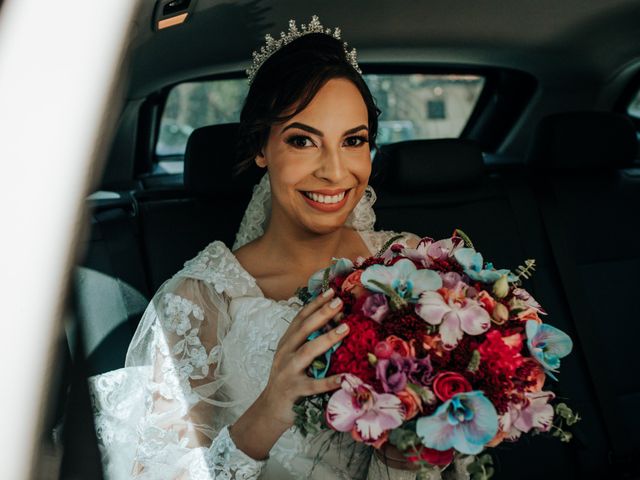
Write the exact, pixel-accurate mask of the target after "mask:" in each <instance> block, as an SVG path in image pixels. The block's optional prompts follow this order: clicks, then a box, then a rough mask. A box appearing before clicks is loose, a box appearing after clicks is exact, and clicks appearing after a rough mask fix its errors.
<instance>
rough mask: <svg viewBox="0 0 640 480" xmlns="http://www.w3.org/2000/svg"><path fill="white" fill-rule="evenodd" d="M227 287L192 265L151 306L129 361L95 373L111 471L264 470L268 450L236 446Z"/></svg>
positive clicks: (245, 473) (133, 474)
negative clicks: (256, 454)
mask: <svg viewBox="0 0 640 480" xmlns="http://www.w3.org/2000/svg"><path fill="white" fill-rule="evenodd" d="M191 270H193V268H192V269H191ZM218 273H220V272H218ZM222 290H223V287H222V286H220V285H219V284H216V283H215V282H213V281H209V282H208V281H205V280H203V279H201V278H193V277H188V276H183V275H176V276H175V277H173V278H172V279H170V280H168V281H167V282H165V283H164V284H163V285H162V287H161V288H160V289H159V290H158V292H157V293H156V295H155V296H154V298H153V300H152V301H151V303H150V304H149V306H148V307H147V310H146V311H145V313H144V315H143V318H142V321H141V323H140V326H139V327H138V330H137V331H136V334H135V336H134V338H133V340H132V342H131V344H130V346H129V350H128V353H127V358H126V362H125V367H124V368H123V369H120V370H119V371H115V372H109V373H108V374H105V375H101V376H98V377H96V378H93V379H91V380H92V381H91V384H92V386H93V396H94V407H95V411H96V426H97V433H98V437H99V441H100V444H101V445H100V446H101V449H102V451H103V457H104V460H105V468H106V473H107V475H106V476H107V478H135V479H154V480H164V479H166V480H168V479H172V480H173V479H180V480H187V479H188V480H205V479H206V480H213V479H221V478H223V479H225V480H231V479H243V480H244V479H255V478H258V477H259V475H260V472H261V471H262V469H263V467H264V465H265V463H266V460H262V461H258V460H254V459H253V458H251V457H249V456H248V455H246V454H245V453H244V452H242V451H241V450H239V449H238V448H236V446H235V445H234V443H233V441H232V440H231V437H230V436H229V433H228V430H227V425H229V424H231V423H233V421H234V420H235V419H233V418H231V414H230V410H231V409H230V408H229V407H233V406H235V404H236V403H237V401H234V400H233V399H231V398H227V396H225V394H224V392H225V389H223V388H221V387H222V386H223V385H224V384H225V383H226V381H227V379H228V375H229V374H228V373H225V372H224V371H223V368H222V366H223V363H224V359H223V358H222V349H221V342H222V341H223V339H224V337H225V335H226V333H227V331H228V329H229V327H230V318H229V314H228V308H227V302H228V297H227V296H226V295H225V293H224V292H223V291H222Z"/></svg>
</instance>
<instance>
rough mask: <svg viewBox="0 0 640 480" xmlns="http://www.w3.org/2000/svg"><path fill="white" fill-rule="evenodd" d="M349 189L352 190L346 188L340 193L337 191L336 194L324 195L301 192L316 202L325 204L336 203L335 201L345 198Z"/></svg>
mask: <svg viewBox="0 0 640 480" xmlns="http://www.w3.org/2000/svg"><path fill="white" fill-rule="evenodd" d="M349 190H351V189H347V190H344V191H342V192H340V193H337V194H335V195H324V194H321V193H315V192H301V193H302V194H303V195H304V196H305V197H307V198H309V199H311V200H313V201H314V202H317V203H325V204H328V205H331V204H334V203H340V202H341V201H342V200H343V199H344V197H345V196H346V195H347V193H348V192H349Z"/></svg>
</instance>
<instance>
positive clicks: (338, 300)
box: [329, 297, 342, 308]
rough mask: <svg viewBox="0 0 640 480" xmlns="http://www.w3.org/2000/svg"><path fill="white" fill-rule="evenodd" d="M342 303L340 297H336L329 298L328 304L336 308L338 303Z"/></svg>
mask: <svg viewBox="0 0 640 480" xmlns="http://www.w3.org/2000/svg"><path fill="white" fill-rule="evenodd" d="M341 303H342V300H341V299H340V297H336V298H334V299H333V300H331V303H330V304H329V306H330V307H331V308H336V307H337V306H338V305H340V304H341Z"/></svg>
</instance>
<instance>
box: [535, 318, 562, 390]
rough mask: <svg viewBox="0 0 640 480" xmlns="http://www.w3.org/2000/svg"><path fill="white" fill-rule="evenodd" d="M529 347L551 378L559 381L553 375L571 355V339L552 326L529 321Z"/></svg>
mask: <svg viewBox="0 0 640 480" xmlns="http://www.w3.org/2000/svg"><path fill="white" fill-rule="evenodd" d="M525 328H526V332H527V347H529V352H531V355H532V356H533V358H534V359H535V360H537V361H538V363H539V364H540V365H542V366H543V367H544V369H545V371H546V373H547V375H549V376H550V377H551V378H553V379H554V380H556V381H557V380H558V379H557V378H556V377H555V376H554V375H553V373H551V372H557V371H558V368H559V367H560V359H561V358H562V357H566V356H567V355H569V353H571V349H572V348H573V342H572V341H571V337H569V335H567V334H566V333H564V332H563V331H562V330H558V329H557V328H555V327H552V326H551V325H547V324H545V323H538V322H536V321H535V320H527V323H526V327H525Z"/></svg>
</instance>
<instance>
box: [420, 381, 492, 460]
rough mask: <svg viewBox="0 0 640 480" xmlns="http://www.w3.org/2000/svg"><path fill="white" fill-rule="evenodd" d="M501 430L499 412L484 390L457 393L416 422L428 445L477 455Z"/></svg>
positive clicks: (442, 449)
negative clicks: (430, 413)
mask: <svg viewBox="0 0 640 480" xmlns="http://www.w3.org/2000/svg"><path fill="white" fill-rule="evenodd" d="M497 432H498V413H497V412H496V409H495V407H494V406H493V404H492V403H491V401H490V400H489V399H488V398H487V397H485V396H484V394H483V393H482V392H481V391H478V390H476V391H473V392H463V393H458V394H456V395H454V396H453V397H451V398H450V399H449V400H447V401H446V402H444V403H443V404H442V405H440V406H439V407H438V409H437V410H436V411H435V412H434V413H433V414H432V415H430V416H428V417H421V418H419V419H418V421H417V423H416V433H417V434H418V436H419V437H420V438H421V440H422V443H423V444H424V446H425V447H428V448H433V449H435V450H440V451H444V450H449V449H450V448H455V449H456V450H457V451H459V452H461V453H466V454H467V455H476V454H478V453H480V452H481V451H482V449H483V448H484V445H485V444H486V443H487V442H488V441H489V440H491V439H492V438H493V437H495V435H496V433H497Z"/></svg>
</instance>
